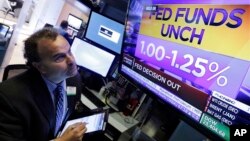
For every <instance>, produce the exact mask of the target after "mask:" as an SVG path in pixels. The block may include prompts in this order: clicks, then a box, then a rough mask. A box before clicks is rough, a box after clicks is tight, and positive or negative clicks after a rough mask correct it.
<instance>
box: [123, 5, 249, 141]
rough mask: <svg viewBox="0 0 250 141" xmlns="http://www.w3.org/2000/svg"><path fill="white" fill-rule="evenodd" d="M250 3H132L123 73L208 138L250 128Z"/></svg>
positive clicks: (128, 18) (220, 137)
mask: <svg viewBox="0 0 250 141" xmlns="http://www.w3.org/2000/svg"><path fill="white" fill-rule="evenodd" d="M249 9H250V1H249V0H242V1H234V0H227V1H224V0H217V1H212V0H206V1H199V0H190V1H184V0H183V1H176V0H168V1H165V0H130V1H129V9H128V13H127V20H126V33H125V35H124V40H123V48H122V53H121V64H120V66H119V72H120V73H121V74H122V75H124V76H125V77H126V78H127V79H128V80H130V81H131V82H132V83H134V84H136V85H139V86H140V87H143V88H144V91H146V93H149V94H151V95H152V96H153V97H156V98H158V99H159V100H161V101H163V102H164V103H165V104H166V106H167V107H170V108H172V109H174V110H175V111H176V112H178V113H179V115H180V117H181V118H182V119H183V120H185V121H186V122H188V123H189V124H190V125H192V126H193V127H195V128H196V129H198V130H199V131H200V132H202V133H203V134H206V135H208V138H211V139H215V140H229V139H230V127H232V126H233V125H249V124H250V118H249V117H250V83H249V82H250V69H249V66H250V38H249V35H250V28H249V25H250V20H249V17H250V10H249Z"/></svg>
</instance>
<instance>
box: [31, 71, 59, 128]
mask: <svg viewBox="0 0 250 141" xmlns="http://www.w3.org/2000/svg"><path fill="white" fill-rule="evenodd" d="M32 80H33V81H31V82H32V84H31V85H34V87H32V88H33V91H34V94H33V96H34V99H35V102H36V103H37V105H38V107H39V109H40V110H41V112H42V113H43V115H44V117H45V118H46V119H47V120H48V122H49V124H50V127H52V129H53V128H54V125H55V118H54V117H55V106H54V104H53V101H52V98H51V96H50V93H49V90H48V88H47V86H46V84H45V82H44V81H43V79H42V77H41V76H40V74H36V73H34V75H33V77H32ZM49 107H53V108H49Z"/></svg>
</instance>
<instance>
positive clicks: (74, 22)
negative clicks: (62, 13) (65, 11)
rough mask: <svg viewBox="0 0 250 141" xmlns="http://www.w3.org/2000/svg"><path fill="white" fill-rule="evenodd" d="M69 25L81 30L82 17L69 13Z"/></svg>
mask: <svg viewBox="0 0 250 141" xmlns="http://www.w3.org/2000/svg"><path fill="white" fill-rule="evenodd" d="M67 21H68V23H69V26H70V27H72V28H73V29H76V30H79V29H80V28H81V25H82V22H83V21H82V19H80V18H78V17H76V16H74V15H72V14H69V16H68V19H67Z"/></svg>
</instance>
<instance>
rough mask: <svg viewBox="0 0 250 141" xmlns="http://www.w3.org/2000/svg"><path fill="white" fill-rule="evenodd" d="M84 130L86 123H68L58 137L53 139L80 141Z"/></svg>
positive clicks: (57, 140)
mask: <svg viewBox="0 0 250 141" xmlns="http://www.w3.org/2000/svg"><path fill="white" fill-rule="evenodd" d="M86 131H87V128H86V123H82V122H78V123H75V124H72V125H70V126H69V127H68V128H67V129H66V130H65V132H64V133H63V134H62V135H61V136H60V137H59V138H56V139H55V141H82V138H83V136H84V133H85V132H86Z"/></svg>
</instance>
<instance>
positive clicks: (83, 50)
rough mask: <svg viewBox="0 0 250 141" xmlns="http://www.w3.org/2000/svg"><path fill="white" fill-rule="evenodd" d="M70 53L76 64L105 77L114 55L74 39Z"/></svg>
mask: <svg viewBox="0 0 250 141" xmlns="http://www.w3.org/2000/svg"><path fill="white" fill-rule="evenodd" d="M71 52H72V54H73V56H74V57H75V60H76V64H77V65H79V66H81V67H84V68H86V69H87V70H89V71H91V72H94V73H96V74H99V75H101V76H102V77H106V76H107V75H108V73H109V71H110V68H111V66H112V64H113V62H114V60H115V55H114V54H112V53H109V52H107V51H105V50H102V49H100V48H99V47H97V46H95V45H92V44H90V43H88V42H86V41H85V40H82V39H79V38H77V37H75V38H74V40H73V44H72V45H71Z"/></svg>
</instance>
